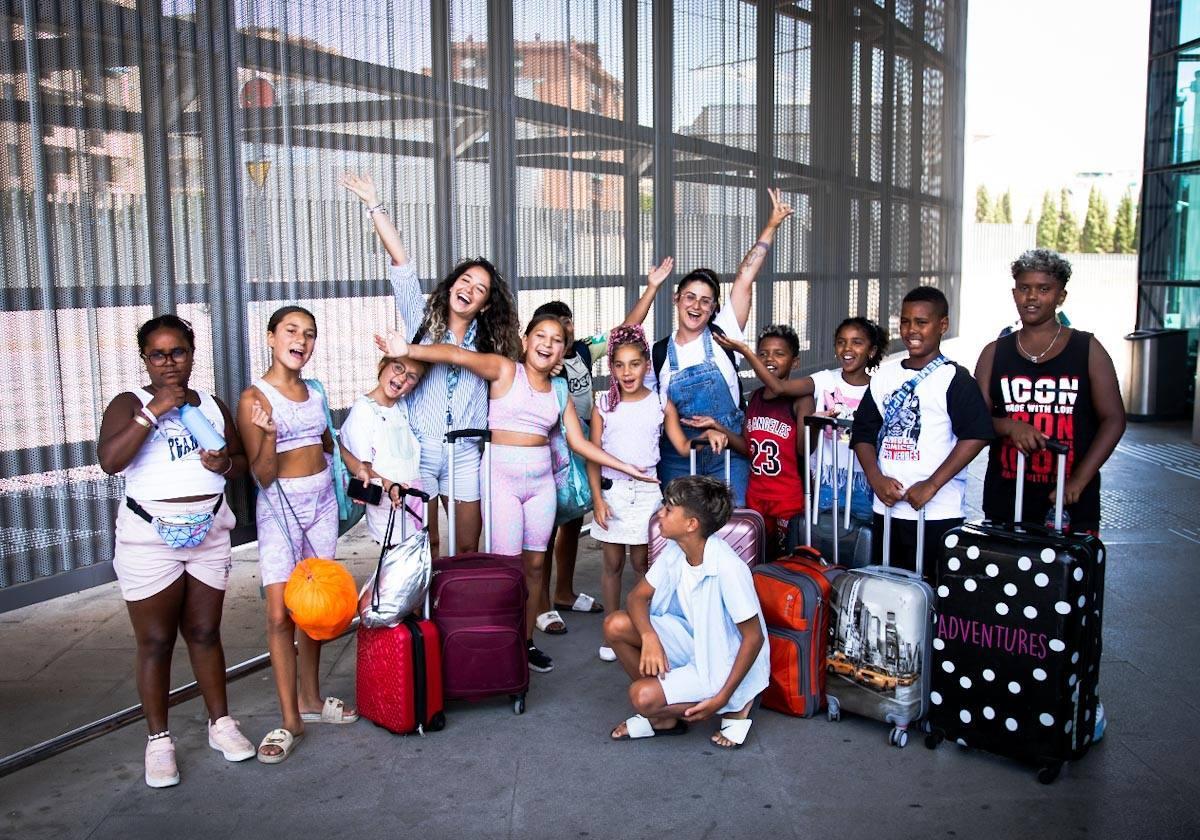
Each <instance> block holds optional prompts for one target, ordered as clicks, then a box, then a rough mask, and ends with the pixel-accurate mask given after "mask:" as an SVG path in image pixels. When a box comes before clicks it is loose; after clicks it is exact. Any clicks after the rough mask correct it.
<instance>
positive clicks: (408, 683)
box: [356, 490, 446, 735]
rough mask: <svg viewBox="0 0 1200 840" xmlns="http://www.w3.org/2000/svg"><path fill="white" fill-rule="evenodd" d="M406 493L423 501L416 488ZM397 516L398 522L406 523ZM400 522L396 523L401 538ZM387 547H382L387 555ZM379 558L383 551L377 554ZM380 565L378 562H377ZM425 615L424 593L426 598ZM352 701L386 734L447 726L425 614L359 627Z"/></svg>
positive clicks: (432, 628)
mask: <svg viewBox="0 0 1200 840" xmlns="http://www.w3.org/2000/svg"><path fill="white" fill-rule="evenodd" d="M407 494H408V495H410V496H416V497H418V498H420V499H421V500H422V501H423V502H424V506H425V516H426V518H428V516H429V497H428V496H427V495H425V494H424V493H422V492H421V491H420V490H409V491H407ZM407 519H408V517H407V515H401V516H400V521H401V523H405V522H406V521H407ZM403 535H404V525H403V524H402V525H401V539H403ZM389 548H391V546H384V548H383V553H386V552H387V551H388V549H389ZM381 561H382V554H381ZM381 565H382V562H381ZM425 615H426V616H428V615H429V595H428V593H427V594H426V596H425ZM357 660H358V665H357V669H356V673H357V676H356V684H357V689H356V702H357V704H358V712H359V714H361V715H362V716H363V717H365V718H366V719H367V720H369V721H371V722H372V723H375V724H377V725H379V726H382V727H383V728H384V729H386V730H388V731H389V732H394V733H396V734H397V735H403V734H406V733H409V732H417V733H420V734H422V735H423V734H425V732H426V731H430V732H436V731H437V730H439V729H442V728H443V727H444V726H445V725H446V715H445V712H444V711H443V704H442V646H441V636H440V634H439V633H438V629H437V626H436V625H435V624H434V623H433V622H432V621H430V620H429V619H428V618H420V619H418V618H416V617H415V616H411V615H410V616H407V617H406V618H405V619H404V620H403V621H402V622H401V623H400V624H398V625H396V626H395V627H363V626H360V627H359V628H358V656H357Z"/></svg>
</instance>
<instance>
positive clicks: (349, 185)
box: [338, 172, 379, 207]
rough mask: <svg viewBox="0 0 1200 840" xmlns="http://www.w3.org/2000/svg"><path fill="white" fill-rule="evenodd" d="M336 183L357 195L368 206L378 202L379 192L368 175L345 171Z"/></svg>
mask: <svg viewBox="0 0 1200 840" xmlns="http://www.w3.org/2000/svg"><path fill="white" fill-rule="evenodd" d="M338 183H339V184H341V185H342V186H343V187H345V188H346V189H348V190H350V192H352V193H354V194H355V195H356V196H358V197H359V198H360V199H361V200H362V203H363V204H365V205H367V206H368V207H374V206H375V205H376V204H378V203H379V192H378V191H377V190H376V189H375V182H374V181H372V180H371V176H370V175H358V174H355V173H353V172H347V173H346V174H344V175H343V176H342V177H341V178H340V179H338Z"/></svg>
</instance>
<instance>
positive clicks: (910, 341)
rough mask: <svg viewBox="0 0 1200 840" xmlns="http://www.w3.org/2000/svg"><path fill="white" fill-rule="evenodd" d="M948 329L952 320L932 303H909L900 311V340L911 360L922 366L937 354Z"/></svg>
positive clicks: (919, 301)
mask: <svg viewBox="0 0 1200 840" xmlns="http://www.w3.org/2000/svg"><path fill="white" fill-rule="evenodd" d="M948 329H950V319H949V318H948V317H947V316H945V315H939V314H938V307H937V304H935V303H932V302H931V301H927V300H914V301H908V302H906V303H905V304H904V305H903V306H902V307H901V309H900V338H901V340H903V341H904V346H905V348H907V350H908V356H909V358H910V359H912V360H913V361H914V362H918V363H920V364H922V366H923V365H924V363H925V362H928V361H929V360H930V359H932V358H933V356H934V355H935V354H937V352H938V350H939V349H940V348H941V344H942V336H943V335H945V334H946V330H948Z"/></svg>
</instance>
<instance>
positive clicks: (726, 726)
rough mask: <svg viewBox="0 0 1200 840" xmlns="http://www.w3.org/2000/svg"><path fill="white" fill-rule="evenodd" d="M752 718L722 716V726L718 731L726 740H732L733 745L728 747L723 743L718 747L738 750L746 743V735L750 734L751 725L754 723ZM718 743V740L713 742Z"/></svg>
mask: <svg viewBox="0 0 1200 840" xmlns="http://www.w3.org/2000/svg"><path fill="white" fill-rule="evenodd" d="M753 723H754V721H752V720H751V719H750V718H721V728H720V729H719V730H718V733H719V734H720V735H721V737H722V738H724V739H725V740H726V741H730V742H731V743H732V744H733V746H731V747H726V746H724V745H723V744H717V746H718V747H721V748H722V749H726V750H736V749H738V748H739V747H741V745H742V744H744V743H746V736H747V735H749V734H750V725H751V724H753ZM713 743H714V744H716V741H714V742H713Z"/></svg>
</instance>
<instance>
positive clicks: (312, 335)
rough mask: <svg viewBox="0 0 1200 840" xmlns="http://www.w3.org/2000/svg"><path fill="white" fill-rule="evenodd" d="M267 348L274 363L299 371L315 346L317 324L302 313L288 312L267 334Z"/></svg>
mask: <svg viewBox="0 0 1200 840" xmlns="http://www.w3.org/2000/svg"><path fill="white" fill-rule="evenodd" d="M267 346H268V347H270V348H271V357H272V359H274V361H275V362H277V363H278V364H280V365H282V366H283V367H285V368H287V369H288V370H294V371H299V370H300V369H301V368H302V367H304V365H305V364H306V363H307V362H308V360H309V358H310V357H311V356H312V352H313V349H314V348H315V347H316V346H317V322H316V321H314V320H313V319H312V318H310V317H309V316H307V315H305V314H304V313H303V312H289V313H288V314H287V315H284V316H283V317H282V318H281V319H280V320H279V323H278V324H276V325H275V331H274V332H268V333H267Z"/></svg>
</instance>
